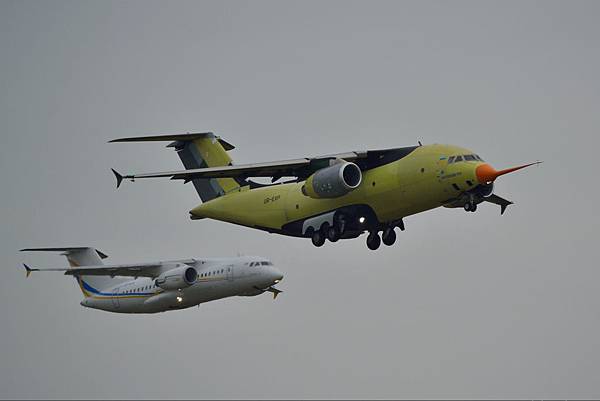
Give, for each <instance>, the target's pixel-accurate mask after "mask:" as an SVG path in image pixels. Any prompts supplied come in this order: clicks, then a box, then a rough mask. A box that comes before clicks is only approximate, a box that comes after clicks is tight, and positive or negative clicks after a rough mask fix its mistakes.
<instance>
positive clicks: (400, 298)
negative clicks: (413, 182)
mask: <svg viewBox="0 0 600 401" xmlns="http://www.w3.org/2000/svg"><path fill="white" fill-rule="evenodd" d="M599 16H600V3H599V2H566V1H565V2H550V1H544V2H530V1H527V2H525V1H522V2H497V3H496V2H480V1H476V2H445V1H444V2H439V3H438V2H362V3H354V2H346V1H344V2H324V1H319V2H308V1H302V2H258V1H257V2H166V1H161V2H150V1H144V2H107V1H103V2H100V1H98V2H84V1H74V2H58V1H53V2H50V1H46V2H26V1H5V0H4V1H1V2H0V177H1V178H0V180H1V181H0V182H1V184H2V186H1V188H2V190H1V197H0V199H1V208H0V218H1V225H0V230H1V231H0V235H1V237H0V239H1V241H0V255H2V279H1V280H0V396H1V397H6V398H32V397H50V398H63V397H64V398H82V397H84V398H100V397H102V398H122V397H125V398H127V397H148V398H159V397H168V398H188V397H191V398H223V397H225V398H232V397H235V398H246V397H252V398H263V397H264V398H275V397H277V398H279V397H294V398H298V397H319V398H329V397H358V398H362V397H376V398H380V397H394V398H438V397H451V398H464V397H495V398H508V397H519V398H561V397H570V398H599V397H600V382H599V380H598V378H599V377H600V313H599V311H598V306H599V303H600V292H599V291H598V284H599V281H600V271H599V270H598V258H597V249H598V227H599V224H598V223H599V218H598V209H597V206H596V203H597V201H598V196H599V191H598V185H597V179H596V176H597V169H596V167H597V158H598V145H599V143H598V142H599V140H598V134H597V129H598V127H599V126H600V108H599V106H600V80H599V78H598V72H599V71H600V50H599V49H600V47H599V38H600V36H599V35H600V24H599V23H598V18H599ZM207 130H212V131H214V132H216V133H218V134H219V135H221V136H222V137H223V138H224V139H226V140H227V141H229V142H231V143H232V144H234V145H236V146H237V149H236V150H234V151H233V152H232V156H233V158H234V160H235V161H236V162H238V163H242V162H253V161H267V160H276V159H284V158H294V157H302V156H313V155H319V154H327V153H333V152H342V151H348V150H358V149H366V148H384V147H395V146H408V145H413V144H415V143H416V142H417V141H418V140H421V141H422V142H423V143H435V142H439V143H451V144H456V145H461V146H465V147H468V148H470V149H473V150H474V151H476V152H477V153H479V154H480V155H481V156H482V157H483V158H484V159H486V160H487V161H489V162H490V163H491V164H493V165H494V166H496V167H497V168H505V167H509V166H513V165H515V164H518V163H522V162H528V161H535V160H538V159H540V160H544V161H545V163H544V164H542V165H541V166H539V167H533V168H530V169H527V170H524V171H522V172H519V173H515V174H513V175H510V176H506V177H502V178H501V179H499V180H498V182H497V187H496V188H497V191H496V192H497V193H498V194H499V195H501V196H504V197H506V198H508V199H511V200H513V201H514V202H515V205H514V206H511V207H510V208H509V209H508V211H507V213H506V214H505V215H504V216H502V217H501V216H500V213H499V208H498V207H497V206H495V205H481V206H480V208H479V209H478V211H477V213H465V212H464V211H463V210H461V209H456V210H450V209H443V208H441V209H437V210H433V211H430V212H427V213H423V214H420V215H416V216H411V217H409V218H407V219H406V226H407V230H406V231H405V232H403V233H401V234H400V233H399V236H398V241H397V243H396V245H395V246H393V247H391V248H390V247H382V248H381V249H380V250H379V251H377V252H372V251H369V250H368V249H367V247H366V246H365V238H364V237H361V238H359V239H356V240H350V241H341V242H339V243H336V244H335V245H333V244H330V243H327V244H326V245H325V246H324V247H323V248H320V249H317V248H314V247H313V246H312V245H311V243H310V241H309V240H301V239H296V238H287V237H283V236H277V235H269V234H267V233H264V232H261V231H253V230H251V229H247V228H243V227H238V226H235V225H230V224H226V223H221V222H216V221H191V220H189V219H188V210H189V209H191V208H192V207H194V206H195V205H197V204H198V203H199V199H198V198H197V195H196V193H195V192H194V189H193V187H192V186H191V185H182V184H181V183H176V182H169V181H168V180H148V181H144V182H137V183H135V184H130V183H125V184H124V185H123V187H122V188H121V189H119V190H118V191H117V190H116V189H115V185H114V184H115V182H114V177H113V176H112V174H111V173H110V167H115V168H117V169H119V170H120V171H123V172H148V171H160V170H165V169H166V170H169V169H180V167H181V166H180V161H179V159H178V157H177V156H176V155H175V153H174V152H173V151H172V150H171V149H165V148H164V145H163V144H152V143H151V144H107V143H106V142H107V141H108V140H110V139H113V138H117V137H122V136H135V135H143V134H153V133H177V132H186V131H207ZM73 245H78V246H86V245H89V246H95V247H97V248H98V249H100V250H102V251H104V252H106V253H107V254H108V255H110V259H108V261H110V262H113V263H116V262H141V261H150V260H158V259H168V258H182V257H193V256H235V255H236V254H238V253H242V254H256V255H264V256H266V257H269V258H271V259H272V260H273V261H274V262H275V264H276V265H277V266H278V267H279V268H280V269H281V270H282V271H283V272H284V273H285V279H284V281H283V282H282V283H281V285H280V287H281V289H282V290H284V293H283V294H281V296H280V297H279V298H278V299H277V300H276V301H273V300H272V298H271V296H270V295H269V294H266V295H262V296H258V297H254V298H229V299H226V300H221V301H217V302H213V303H208V304H204V305H202V306H200V308H191V309H188V310H184V311H177V312H170V313H164V314H157V315H148V316H135V315H118V314H110V313H106V312H99V311H95V310H90V309H85V308H82V307H81V306H80V305H79V302H80V300H81V298H82V295H81V293H80V291H79V288H78V287H77V286H76V284H75V283H74V282H73V280H72V279H69V278H66V277H63V276H62V275H60V274H34V275H33V277H31V278H30V279H28V280H25V274H24V272H23V270H22V268H21V263H22V262H27V263H30V264H32V265H33V266H48V267H50V266H63V265H65V260H64V258H63V257H60V256H56V255H53V254H21V253H19V252H18V250H19V249H20V248H23V247H37V246H73Z"/></svg>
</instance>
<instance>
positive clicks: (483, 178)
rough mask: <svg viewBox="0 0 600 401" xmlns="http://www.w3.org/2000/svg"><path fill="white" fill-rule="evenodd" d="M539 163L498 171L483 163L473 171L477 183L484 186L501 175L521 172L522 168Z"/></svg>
mask: <svg viewBox="0 0 600 401" xmlns="http://www.w3.org/2000/svg"><path fill="white" fill-rule="evenodd" d="M540 163H541V162H535V163H529V164H524V165H522V166H517V167H511V168H507V169H505V170H500V171H498V170H496V169H495V168H493V167H492V166H490V165H489V164H487V163H485V164H482V165H480V166H477V168H476V169H475V175H476V176H477V179H478V180H479V182H481V183H482V184H485V183H488V182H493V181H494V180H495V179H496V178H498V177H500V176H501V175H504V174H508V173H512V172H513V171H517V170H521V169H522V168H525V167H529V166H533V165H534V164H540Z"/></svg>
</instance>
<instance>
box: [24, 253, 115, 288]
mask: <svg viewBox="0 0 600 401" xmlns="http://www.w3.org/2000/svg"><path fill="white" fill-rule="evenodd" d="M26 251H27V252H61V255H64V256H66V258H67V261H68V262H69V266H71V267H72V268H74V267H83V266H101V265H103V264H104V263H103V262H102V259H106V258H107V257H108V256H107V255H105V254H104V253H102V252H100V251H99V250H97V249H94V248H89V247H68V248H25V249H21V252H26ZM24 266H25V271H26V274H27V277H29V276H30V275H31V273H32V272H36V271H53V270H56V271H64V270H65V269H36V268H31V267H29V266H28V265H24ZM75 279H76V280H77V284H78V285H79V288H80V289H81V292H83V295H85V296H86V297H89V296H92V295H93V293H94V292H98V291H100V289H104V288H108V287H110V286H112V285H114V284H115V283H116V280H117V279H113V278H111V277H107V276H75Z"/></svg>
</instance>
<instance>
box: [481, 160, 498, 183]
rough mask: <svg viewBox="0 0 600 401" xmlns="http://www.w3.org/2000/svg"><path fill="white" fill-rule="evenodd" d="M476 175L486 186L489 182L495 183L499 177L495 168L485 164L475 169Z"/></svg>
mask: <svg viewBox="0 0 600 401" xmlns="http://www.w3.org/2000/svg"><path fill="white" fill-rule="evenodd" d="M475 175H476V176H477V180H479V182H480V183H482V184H486V183H488V182H492V181H494V180H495V179H496V178H497V177H498V172H497V171H496V169H495V168H493V167H492V166H490V165H489V164H487V163H485V164H482V165H480V166H477V168H476V169H475Z"/></svg>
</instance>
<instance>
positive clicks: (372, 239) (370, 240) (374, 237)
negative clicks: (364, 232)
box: [367, 231, 381, 251]
mask: <svg viewBox="0 0 600 401" xmlns="http://www.w3.org/2000/svg"><path fill="white" fill-rule="evenodd" d="M379 245H381V238H379V233H378V232H377V231H371V232H370V233H369V236H368V237H367V247H368V248H369V249H370V250H372V251H375V250H377V249H378V248H379Z"/></svg>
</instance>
